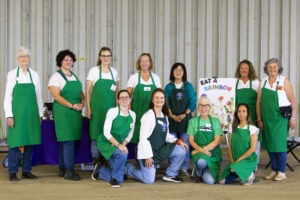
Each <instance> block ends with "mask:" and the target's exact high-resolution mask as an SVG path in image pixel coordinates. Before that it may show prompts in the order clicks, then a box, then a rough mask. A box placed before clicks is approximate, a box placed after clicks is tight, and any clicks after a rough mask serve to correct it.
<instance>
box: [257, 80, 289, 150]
mask: <svg viewBox="0 0 300 200" xmlns="http://www.w3.org/2000/svg"><path fill="white" fill-rule="evenodd" d="M266 83H267V80H266V81H265V83H264V86H263V88H262V89H261V115H262V120H263V124H264V133H263V141H262V147H263V148H264V149H266V150H267V151H268V152H286V150H287V124H288V119H287V118H284V117H282V115H281V114H280V112H279V103H278V94H277V86H278V85H279V81H277V86H276V91H273V90H269V89H266V88H265V85H266Z"/></svg>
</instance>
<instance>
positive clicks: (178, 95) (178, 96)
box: [176, 92, 183, 100]
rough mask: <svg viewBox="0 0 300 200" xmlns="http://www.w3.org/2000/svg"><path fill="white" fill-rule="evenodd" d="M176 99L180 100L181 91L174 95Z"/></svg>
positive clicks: (181, 96)
mask: <svg viewBox="0 0 300 200" xmlns="http://www.w3.org/2000/svg"><path fill="white" fill-rule="evenodd" d="M176 98H177V100H181V99H182V98H183V94H182V92H178V93H177V95H176Z"/></svg>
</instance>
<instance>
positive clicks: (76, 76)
mask: <svg viewBox="0 0 300 200" xmlns="http://www.w3.org/2000/svg"><path fill="white" fill-rule="evenodd" d="M71 73H72V74H73V76H74V77H75V78H76V80H77V81H79V79H78V77H77V76H76V75H75V74H74V73H73V72H72V71H71Z"/></svg>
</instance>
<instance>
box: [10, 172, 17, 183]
mask: <svg viewBox="0 0 300 200" xmlns="http://www.w3.org/2000/svg"><path fill="white" fill-rule="evenodd" d="M9 181H12V182H18V181H19V179H18V177H17V174H16V173H10V174H9Z"/></svg>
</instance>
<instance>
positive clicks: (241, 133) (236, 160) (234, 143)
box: [220, 103, 259, 185]
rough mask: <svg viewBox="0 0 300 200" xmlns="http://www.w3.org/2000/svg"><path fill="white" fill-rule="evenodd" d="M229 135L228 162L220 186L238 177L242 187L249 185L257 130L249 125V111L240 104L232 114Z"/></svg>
mask: <svg viewBox="0 0 300 200" xmlns="http://www.w3.org/2000/svg"><path fill="white" fill-rule="evenodd" d="M229 132H230V133H231V134H230V135H229V147H228V153H229V158H230V162H229V163H228V165H227V167H226V168H225V170H224V171H223V173H222V174H221V176H220V184H229V183H231V182H232V181H234V180H235V179H236V178H237V177H239V178H240V179H241V181H242V183H243V185H251V184H252V183H253V179H254V173H253V171H254V170H255V168H256V166H257V156H256V153H255V149H256V143H257V135H258V132H259V130H258V128H257V127H256V126H253V125H252V124H251V118H250V109H249V107H248V105H247V104H245V103H241V104H239V105H238V106H237V109H236V111H235V113H234V120H233V123H232V130H229Z"/></svg>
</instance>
